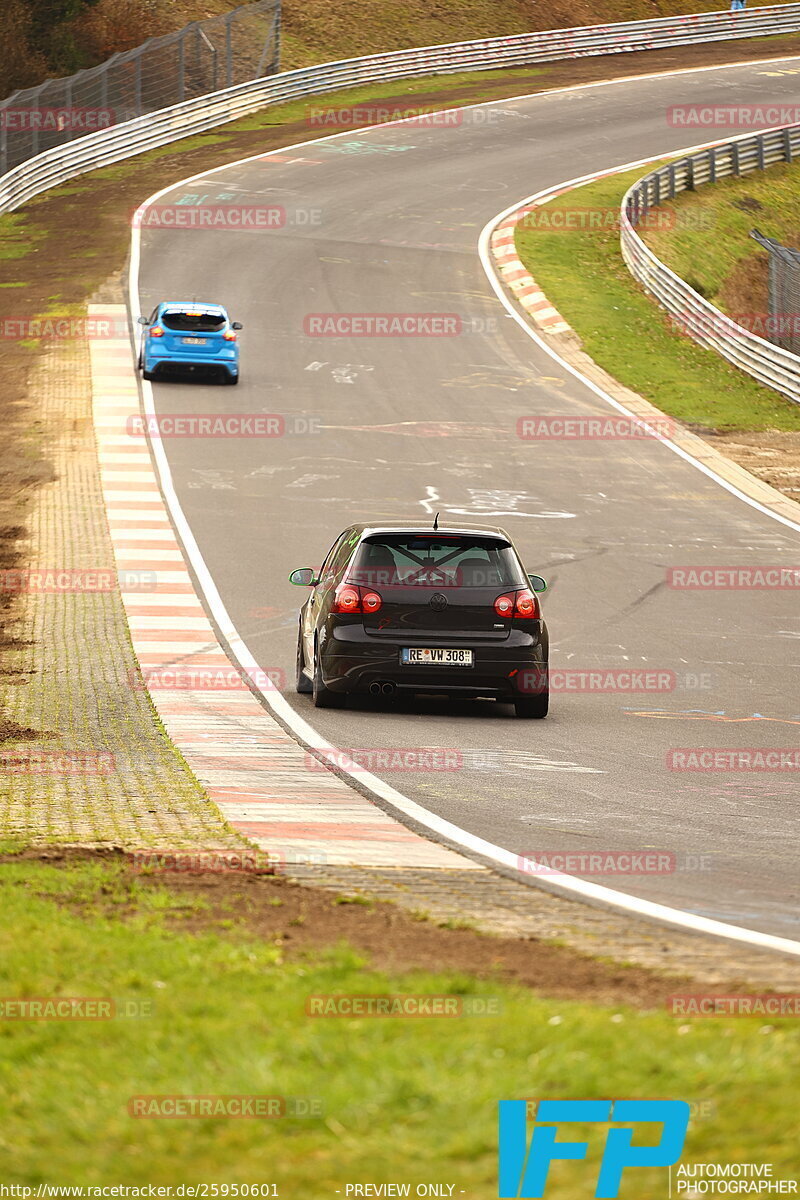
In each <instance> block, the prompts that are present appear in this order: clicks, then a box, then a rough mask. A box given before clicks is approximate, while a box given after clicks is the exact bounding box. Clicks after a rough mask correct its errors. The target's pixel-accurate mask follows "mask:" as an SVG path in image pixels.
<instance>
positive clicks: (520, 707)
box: [514, 689, 550, 721]
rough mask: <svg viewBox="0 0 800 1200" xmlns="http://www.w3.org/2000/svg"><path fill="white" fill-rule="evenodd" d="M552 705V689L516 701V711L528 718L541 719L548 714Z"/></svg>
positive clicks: (517, 713)
mask: <svg viewBox="0 0 800 1200" xmlns="http://www.w3.org/2000/svg"><path fill="white" fill-rule="evenodd" d="M549 707H550V691H549V689H548V690H547V691H545V692H540V693H539V695H538V696H524V697H522V698H521V699H519V700H515V701H514V712H515V713H516V715H517V716H518V717H523V718H525V719H526V720H531V719H533V720H539V721H541V720H542V718H543V717H546V716H547V711H548V709H549Z"/></svg>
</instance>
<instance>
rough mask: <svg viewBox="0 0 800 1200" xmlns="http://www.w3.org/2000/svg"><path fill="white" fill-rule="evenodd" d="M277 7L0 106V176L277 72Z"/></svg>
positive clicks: (244, 13) (256, 9)
mask: <svg viewBox="0 0 800 1200" xmlns="http://www.w3.org/2000/svg"><path fill="white" fill-rule="evenodd" d="M280 15H281V10H280V0H255V2H254V3H250V4H243V5H240V6H239V8H235V9H232V10H231V11H230V12H227V13H224V14H222V15H221V16H218V17H209V18H208V19H207V20H205V21H194V22H192V24H191V25H185V26H184V28H183V29H178V30H176V31H175V32H174V33H168V34H165V35H164V36H163V37H154V38H150V39H149V40H148V41H146V42H144V43H143V44H142V45H141V46H136V47H135V48H134V49H133V50H125V51H123V52H122V53H121V54H115V55H114V56H113V57H112V58H109V59H108V60H107V61H106V62H103V63H100V64H99V65H98V66H96V67H89V68H88V69H87V70H85V71H78V72H77V73H76V74H75V75H70V76H68V77H67V78H65V79H48V80H46V81H45V82H44V83H40V84H39V85H38V87H33V88H24V89H23V90H22V91H18V92H14V93H13V95H11V96H9V97H8V98H7V99H5V100H3V101H0V174H2V173H3V172H4V171H9V170H11V169H12V168H13V167H16V166H19V164H20V163H22V162H24V161H25V160H26V159H28V158H32V157H33V156H34V155H35V154H40V153H41V152H42V151H44V150H50V149H52V148H53V147H54V146H60V145H62V144H63V143H64V142H69V141H73V140H74V139H75V138H78V137H84V136H85V135H86V134H87V133H91V132H92V131H93V130H96V129H105V128H108V127H109V126H111V125H118V124H120V123H121V122H122V121H129V120H130V119H131V118H132V117H141V116H142V115H143V114H144V113H148V112H155V111H157V110H158V109H162V108H166V107H167V105H169V104H178V103H181V102H182V101H184V100H191V99H192V98H195V97H198V96H206V95H208V94H209V92H215V91H217V89H218V88H220V87H232V86H233V85H234V84H237V83H245V82H247V81H248V80H250V79H257V78H260V77H261V76H264V75H273V74H275V72H276V71H277V70H278V48H279V37H280Z"/></svg>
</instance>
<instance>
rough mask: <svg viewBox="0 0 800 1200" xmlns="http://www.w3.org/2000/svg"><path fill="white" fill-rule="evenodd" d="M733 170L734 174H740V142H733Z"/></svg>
mask: <svg viewBox="0 0 800 1200" xmlns="http://www.w3.org/2000/svg"><path fill="white" fill-rule="evenodd" d="M731 170H732V171H733V174H734V175H738V174H739V143H738V142H731Z"/></svg>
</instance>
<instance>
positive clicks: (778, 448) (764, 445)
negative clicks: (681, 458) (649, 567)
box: [703, 310, 800, 500]
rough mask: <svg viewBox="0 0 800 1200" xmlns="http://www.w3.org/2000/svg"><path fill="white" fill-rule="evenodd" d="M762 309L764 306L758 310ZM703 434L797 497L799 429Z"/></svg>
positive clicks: (723, 451)
mask: <svg viewBox="0 0 800 1200" xmlns="http://www.w3.org/2000/svg"><path fill="white" fill-rule="evenodd" d="M761 311H763V310H761ZM703 437H704V438H705V440H706V441H707V442H710V443H711V445H712V446H715V447H716V449H717V450H719V451H720V453H721V454H726V455H727V456H728V458H732V459H733V461H734V462H736V463H738V464H739V466H741V467H744V468H745V470H747V471H750V473H751V474H752V475H756V476H757V477H758V478H759V479H763V480H764V482H765V483H768V484H769V485H770V486H771V487H774V488H776V489H777V490H778V491H779V492H783V493H784V494H785V495H787V496H789V497H790V498H791V499H792V500H800V433H798V432H796V431H794V432H784V431H782V430H779V429H767V430H764V431H762V432H761V433H709V432H707V431H706V432H704V433H703Z"/></svg>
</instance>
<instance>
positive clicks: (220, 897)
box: [0, 848, 693, 1008]
mask: <svg viewBox="0 0 800 1200" xmlns="http://www.w3.org/2000/svg"><path fill="white" fill-rule="evenodd" d="M124 857H125V856H124V855H122V853H121V852H118V851H114V850H98V851H95V850H88V849H75V848H63V849H62V848H59V849H53V850H49V851H41V850H37V849H28V850H26V851H24V852H23V853H21V854H17V855H13V856H12V855H8V856H0V863H3V862H20V861H27V862H41V863H44V864H47V865H53V864H58V865H63V866H64V867H65V869H68V868H69V866H70V864H71V863H76V862H103V861H105V862H108V863H119V862H122V861H124ZM114 878H115V879H116V878H117V877H116V876H115V877H114ZM132 878H135V879H136V880H137V882H138V883H139V885H140V886H141V887H143V888H145V889H150V888H153V889H159V890H161V889H164V888H167V889H168V890H169V891H170V892H171V893H172V894H173V895H174V896H175V897H176V898H177V902H178V904H180V901H181V899H184V900H188V901H196V900H200V901H202V903H203V908H202V909H200V910H193V909H191V908H188V907H187V909H185V910H184V911H183V912H181V911H180V910H179V911H177V912H176V913H175V915H174V916H168V917H167V924H168V926H169V927H170V928H172V929H174V930H176V931H181V932H183V933H203V932H213V933H216V934H218V935H220V936H223V937H225V936H231V937H238V938H241V936H242V934H243V933H244V934H245V935H246V936H248V937H250V936H255V937H257V938H259V939H262V940H264V941H267V942H270V943H272V944H273V945H275V944H277V945H280V946H281V948H282V951H283V953H284V954H285V955H286V956H287V957H291V958H296V957H299V956H303V955H309V954H313V953H314V952H315V951H319V950H322V949H324V948H325V947H330V946H335V945H336V944H338V943H340V942H346V943H348V944H349V945H350V946H352V947H354V948H355V949H356V950H358V951H359V952H360V953H362V954H363V955H364V956H365V958H366V959H367V960H368V963H369V965H370V966H372V967H374V968H376V969H378V970H385V971H387V972H400V971H412V970H424V971H433V972H442V971H453V972H463V973H464V974H467V975H473V976H476V977H478V978H480V979H488V978H491V979H497V980H498V981H503V982H507V983H514V984H518V985H519V986H521V987H526V988H530V989H531V991H533V992H535V993H537V994H538V995H541V996H548V997H551V998H556V999H574V1000H582V1001H586V1002H593V1003H597V1004H604V1005H614V1004H625V1005H629V1006H631V1007H633V1008H659V1007H663V1005H664V1002H665V997H666V996H667V995H668V994H669V993H670V992H671V991H675V990H691V985H692V982H693V981H692V979H691V978H690V977H688V976H677V975H666V974H661V973H659V972H656V971H650V970H646V969H644V968H641V967H633V966H619V965H616V964H613V963H606V962H603V961H600V960H598V959H593V958H590V957H588V956H585V955H581V954H578V953H576V952H575V951H574V950H570V949H568V948H566V947H561V946H556V945H552V944H548V943H547V942H542V941H538V940H536V939H534V938H511V937H493V936H490V935H488V934H484V933H478V932H476V931H474V930H471V929H452V928H446V927H444V926H440V925H436V924H435V923H433V922H432V921H428V920H424V919H419V920H416V919H414V917H413V916H410V915H409V914H408V913H406V912H404V911H403V910H402V909H400V908H398V907H396V906H395V905H393V904H391V903H388V902H385V901H370V900H366V899H365V898H364V897H363V896H361V897H358V898H353V897H352V896H350V897H348V896H336V895H333V894H332V893H331V892H328V891H324V890H322V889H320V888H314V887H309V886H304V885H301V884H298V883H294V882H292V881H290V880H287V879H285V878H282V877H281V876H279V875H272V874H269V873H267V872H248V873H239V872H228V873H220V872H197V873H184V872H170V871H159V872H157V873H154V874H152V875H142V874H138V873H137V874H136V875H132ZM30 886H32V887H33V888H35V882H32V883H31V884H30ZM44 898H46V899H53V897H52V895H51V894H50V893H47V894H45V897H44ZM61 903H62V904H64V906H65V907H67V908H68V909H69V910H70V911H72V912H75V913H76V914H77V915H79V916H82V917H85V918H87V919H91V918H92V917H97V916H101V917H103V918H106V919H121V920H126V919H132V918H133V917H134V916H135V915H136V913H137V907H136V904H135V902H134V901H133V900H129V901H126V900H125V899H123V901H122V902H120V897H119V894H118V888H116V887H115V885H114V883H113V881H110V885H109V886H106V885H102V884H99V885H98V891H97V894H96V895H95V896H93V897H91V898H90V899H82V900H81V901H80V902H78V903H75V902H71V901H61Z"/></svg>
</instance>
